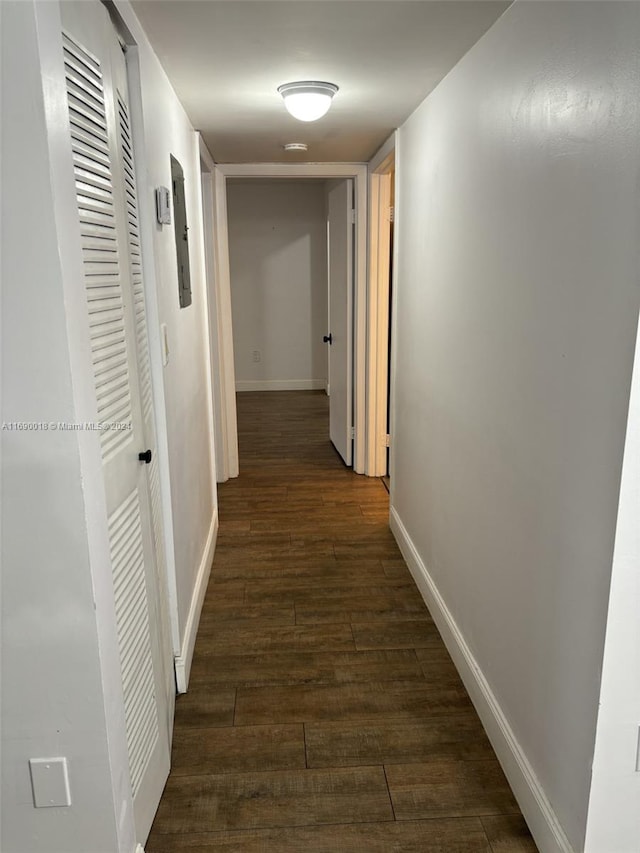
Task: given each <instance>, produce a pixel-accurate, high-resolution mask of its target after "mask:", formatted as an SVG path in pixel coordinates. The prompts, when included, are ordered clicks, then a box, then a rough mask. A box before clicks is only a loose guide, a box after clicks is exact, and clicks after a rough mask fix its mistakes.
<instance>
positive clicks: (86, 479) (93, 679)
mask: <svg viewBox="0 0 640 853" xmlns="http://www.w3.org/2000/svg"><path fill="white" fill-rule="evenodd" d="M0 15H1V22H0V23H1V32H2V46H1V47H2V50H1V57H2V73H1V79H2V111H3V118H4V119H5V120H4V121H3V123H2V124H3V127H2V362H3V372H2V379H3V387H2V391H3V398H2V421H3V423H10V422H12V421H21V422H33V423H41V422H44V423H47V424H48V423H49V422H55V423H57V422H58V421H61V422H71V423H74V422H78V421H85V420H90V419H91V420H95V394H94V393H93V389H92V387H91V388H90V390H89V392H87V387H86V386H85V387H84V388H83V387H82V381H81V379H80V378H79V375H78V373H77V371H76V368H77V367H78V359H82V358H84V357H86V352H83V351H82V336H83V334H85V335H86V336H87V338H88V333H87V331H86V323H81V324H77V323H74V322H73V321H74V316H75V312H76V311H77V310H81V311H82V310H84V308H83V305H84V301H83V300H84V283H83V278H82V264H81V256H80V253H79V252H78V253H77V269H76V270H74V271H73V272H77V273H79V274H78V275H70V274H69V272H70V270H69V268H68V267H65V261H64V258H65V257H68V252H67V249H68V248H69V246H68V243H69V240H70V239H72V235H73V234H74V233H77V228H74V218H75V216H76V214H75V198H74V185H73V178H72V172H71V165H70V164H71V149H70V141H69V137H68V131H67V133H66V136H65V134H64V132H63V131H64V128H60V127H59V126H58V127H50V128H49V131H50V136H49V137H48V134H47V125H46V123H45V117H46V112H47V109H49V108H50V107H51V106H52V104H51V93H50V92H48V87H50V86H51V85H52V81H54V79H55V75H56V73H58V79H61V78H60V74H59V67H60V64H61V38H60V20H59V15H58V7H57V4H51V3H44V4H41V5H40V7H39V11H38V15H37V16H36V8H35V5H34V4H33V3H31V2H24V0H23V2H17V3H10V2H9V3H2V4H0ZM56 69H58V71H57V72H56ZM41 73H42V74H43V78H44V88H45V91H43V79H41ZM53 109H54V110H55V104H54V105H53ZM16 116H20V120H19V121H16V120H15V119H16ZM9 117H11V118H10V120H7V119H8V118H9ZM65 146H66V147H65ZM58 154H60V155H61V156H62V157H64V158H65V163H66V164H67V174H66V175H65V178H66V180H64V181H63V183H62V185H60V184H58V182H57V178H58V177H59V171H58V173H57V175H54V174H53V172H52V171H50V167H51V164H52V162H53V159H50V157H51V158H53V157H54V156H55V157H57V155H58ZM65 203H66V204H67V210H68V211H71V216H69V215H67V217H66V218H65V217H64V216H59V213H60V208H61V207H62V206H64V204H65ZM76 239H77V238H76ZM85 364H86V365H88V364H89V361H88V357H87V361H86V362H85ZM86 372H87V373H89V374H90V371H89V370H86ZM92 406H93V408H92ZM0 437H1V444H2V578H1V579H2V594H1V596H0V598H1V602H2V639H1V642H0V648H1V653H2V663H1V673H2V705H1V712H0V721H1V726H2V796H1V802H2V832H1V839H0V848H1V849H2V851H3V853H87V851H89V850H91V851H95V853H113V851H116V850H118V851H126V853H129V851H132V850H133V846H134V840H133V832H132V827H131V824H130V819H131V801H130V794H127V782H126V770H125V769H124V768H126V751H125V750H126V744H125V740H124V713H123V710H122V690H121V686H120V678H119V664H118V649H117V639H116V632H115V620H114V616H113V591H112V588H111V592H110V595H105V594H104V585H105V582H106V583H107V584H110V583H111V581H110V575H109V563H108V553H109V551H108V542H106V541H105V542H103V543H102V545H103V549H102V552H103V555H104V554H106V562H105V560H101V559H100V557H99V556H97V555H96V552H97V551H98V550H99V548H96V545H98V544H99V543H97V537H94V536H93V535H92V534H93V531H92V526H93V520H92V519H93V518H94V517H95V506H96V502H97V503H98V504H99V503H100V501H102V503H104V489H103V486H102V482H101V480H100V479H99V473H100V449H99V443H98V441H99V440H98V435H97V433H89V432H83V433H80V432H69V431H58V430H56V431H54V430H50V429H46V430H45V429H38V430H37V431H36V430H34V431H15V430H11V429H3V430H2V432H1V433H0ZM91 458H92V459H94V460H95V461H96V463H97V466H96V467H94V469H93V470H92V469H91V463H90V461H89V460H90V459H91ZM96 468H97V474H98V477H95V476H92V475H94V474H96ZM103 509H104V507H103ZM103 518H104V516H103ZM103 527H104V530H105V536H106V522H105V523H104V524H103ZM111 587H112V584H111ZM55 756H64V757H66V759H67V762H68V769H69V781H70V788H71V806H69V807H59V808H39V809H35V808H34V806H33V799H32V792H31V783H30V777H29V765H28V760H29V758H37V757H41V758H50V757H55ZM127 821H129V824H128V826H127Z"/></svg>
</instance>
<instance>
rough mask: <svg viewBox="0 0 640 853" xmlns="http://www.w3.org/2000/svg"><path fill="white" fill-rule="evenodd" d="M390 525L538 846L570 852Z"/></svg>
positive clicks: (426, 576)
mask: <svg viewBox="0 0 640 853" xmlns="http://www.w3.org/2000/svg"><path fill="white" fill-rule="evenodd" d="M390 526H391V531H392V533H393V535H394V536H395V538H396V541H397V543H398V546H399V547H400V551H401V552H402V556H403V557H404V559H405V560H406V563H407V565H408V567H409V570H410V572H411V574H412V575H413V578H414V580H415V582H416V584H417V586H418V589H419V590H420V593H421V594H422V597H423V598H424V601H425V603H426V605H427V607H428V608H429V611H430V613H431V615H432V617H433V620H434V622H435V623H436V625H437V627H438V630H439V631H440V634H441V636H442V639H443V640H444V643H445V645H446V647H447V649H448V650H449V653H450V655H451V657H452V658H453V661H454V663H455V665H456V668H457V670H458V672H459V673H460V677H461V678H462V680H463V682H464V685H465V687H466V688H467V691H468V693H469V696H470V697H471V700H472V702H473V704H474V705H475V708H476V710H477V712H478V715H479V717H480V719H481V720H482V724H483V725H484V727H485V730H486V732H487V735H488V736H489V740H490V741H491V744H492V746H493V748H494V750H495V752H496V755H497V756H498V759H499V761H500V764H501V765H502V769H503V770H504V773H505V775H506V777H507V779H508V780H509V784H510V785H511V788H512V790H513V793H514V795H515V797H516V799H517V801H518V804H519V805H520V808H521V809H522V813H523V815H524V817H525V819H526V821H527V824H528V826H529V829H530V830H531V834H532V835H533V838H534V840H535V842H536V844H537V845H538V847H539V848H540V850H542V851H544V853H574V850H573V849H572V847H571V845H570V844H569V841H568V839H567V837H566V835H565V833H564V830H563V829H562V826H561V825H560V822H559V820H558V818H557V816H556V814H555V812H554V811H553V808H552V807H551V803H550V802H549V800H548V799H547V797H546V794H545V792H544V790H543V788H542V785H541V784H540V781H539V780H538V778H537V776H536V774H535V773H534V770H533V768H532V766H531V764H530V763H529V760H528V759H527V756H526V755H525V752H524V750H523V749H522V747H521V745H520V744H519V742H518V740H517V738H516V736H515V733H514V732H513V729H512V728H511V726H510V725H509V721H508V720H507V718H506V716H505V714H504V712H503V711H502V708H501V707H500V704H499V702H498V699H497V697H496V696H495V694H494V693H493V691H492V689H491V686H490V685H489V683H488V681H487V679H486V678H485V676H484V674H483V672H482V670H481V668H480V666H479V664H478V662H477V660H476V659H475V658H474V656H473V653H472V652H471V649H470V648H469V645H468V644H467V641H466V640H465V638H464V635H463V634H462V632H461V631H460V628H459V627H458V625H457V623H456V621H455V619H454V618H453V615H452V613H451V611H450V610H449V608H448V607H447V604H446V602H445V600H444V599H443V597H442V595H441V594H440V592H439V590H438V587H437V586H436V583H435V581H434V580H433V578H432V577H431V574H430V573H429V570H428V568H427V567H426V566H425V564H424V562H423V561H422V558H421V557H420V555H419V553H418V551H417V549H416V547H415V545H414V543H413V541H412V539H411V537H410V536H409V533H408V532H407V529H406V528H405V526H404V524H403V523H402V520H401V519H400V516H399V515H398V513H397V511H396V510H395V508H394V507H393V506H392V507H391V514H390Z"/></svg>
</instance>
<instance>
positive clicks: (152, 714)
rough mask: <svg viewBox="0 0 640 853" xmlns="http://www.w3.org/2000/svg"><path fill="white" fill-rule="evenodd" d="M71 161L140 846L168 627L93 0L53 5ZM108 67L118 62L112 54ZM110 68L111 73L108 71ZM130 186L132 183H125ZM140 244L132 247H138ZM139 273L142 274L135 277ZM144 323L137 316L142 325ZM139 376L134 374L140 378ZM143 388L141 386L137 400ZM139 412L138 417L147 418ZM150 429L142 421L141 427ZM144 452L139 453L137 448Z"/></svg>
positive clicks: (141, 372) (126, 247) (118, 164)
mask: <svg viewBox="0 0 640 853" xmlns="http://www.w3.org/2000/svg"><path fill="white" fill-rule="evenodd" d="M61 10H62V23H63V50H64V66H65V77H66V88H67V107H68V115H69V127H70V135H71V148H72V152H73V169H74V178H75V189H76V204H77V212H78V228H79V233H80V239H81V245H82V253H83V262H84V285H85V293H86V305H87V326H88V332H89V339H90V345H91V368H92V371H93V378H94V385H95V392H96V401H97V410H98V418H99V421H100V422H101V423H102V424H103V428H102V429H101V432H100V444H101V453H102V471H103V479H104V487H105V497H106V504H107V516H108V517H107V519H106V520H107V524H108V531H109V543H110V549H111V568H112V574H113V586H114V600H115V611H116V623H117V632H118V643H119V649H120V665H121V672H122V688H123V697H124V713H125V723H126V736H127V750H128V757H129V775H130V779H131V788H132V794H133V804H134V813H135V823H136V836H137V839H138V841H139V842H140V843H144V841H145V840H146V837H147V835H148V832H149V829H150V827H151V823H152V821H153V817H154V815H155V811H156V809H157V805H158V803H159V801H160V796H161V794H162V789H163V787H164V783H165V781H166V778H167V775H168V772H169V743H170V726H171V722H170V709H169V707H168V702H169V699H168V696H167V692H166V683H167V667H170V666H171V665H172V661H171V659H169V660H168V659H167V645H166V641H165V639H164V638H165V634H166V631H165V630H164V629H163V625H162V619H163V608H162V600H163V596H162V594H161V588H162V586H163V580H164V579H161V578H160V577H159V575H158V573H157V572H156V568H155V546H154V536H153V530H152V508H151V501H150V497H149V482H148V477H149V469H150V468H152V465H151V464H145V461H143V460H140V459H139V454H140V453H144V452H145V451H147V450H149V449H150V450H151V457H150V461H151V462H153V449H154V447H153V448H150V447H149V444H148V442H147V439H148V437H149V436H148V434H147V435H145V415H144V411H143V409H145V408H150V407H151V398H150V385H148V384H147V382H148V377H147V378H145V376H146V374H147V373H148V350H147V360H146V362H145V359H144V355H142V357H141V352H142V353H144V347H145V346H146V339H145V342H144V345H143V346H142V347H141V344H140V340H139V337H140V334H141V330H142V329H143V328H144V332H145V335H146V321H145V320H144V299H143V298H142V300H141V299H140V287H139V283H137V276H136V273H135V271H134V265H133V264H132V258H133V257H134V255H133V249H134V248H135V245H134V244H135V242H136V240H137V236H138V235H137V234H136V233H135V229H134V230H132V228H131V225H132V221H133V220H132V216H133V213H134V211H135V215H136V217H137V209H135V207H134V208H130V207H129V203H130V200H131V189H132V187H131V175H127V174H126V172H125V170H124V168H123V163H124V160H123V154H122V153H121V150H120V149H119V138H120V139H121V138H122V134H123V127H122V126H121V127H120V128H119V126H118V124H119V122H118V98H117V96H118V91H117V88H116V86H115V85H114V70H113V61H114V57H116V56H117V55H118V51H120V47H119V45H118V44H117V39H116V36H115V32H114V30H113V27H112V25H111V21H110V19H109V16H108V14H107V12H106V9H105V7H104V6H103V5H102V4H101V3H100V2H98V0H91V2H83V3H73V2H72V3H66V2H65V3H62V4H61ZM116 67H117V63H116ZM116 76H117V72H116ZM134 189H135V187H134ZM138 249H139V245H138ZM140 281H141V280H140ZM143 321H144V322H143ZM140 380H142V382H141V381H140ZM147 394H148V395H149V396H148V397H147ZM148 422H149V421H148V418H147V424H148ZM147 433H148V429H147ZM146 458H147V459H149V455H148V454H146Z"/></svg>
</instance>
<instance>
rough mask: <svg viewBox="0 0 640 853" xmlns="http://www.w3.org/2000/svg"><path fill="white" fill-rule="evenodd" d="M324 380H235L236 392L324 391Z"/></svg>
mask: <svg viewBox="0 0 640 853" xmlns="http://www.w3.org/2000/svg"><path fill="white" fill-rule="evenodd" d="M326 385H327V383H326V380H325V379H237V380H236V391H324V389H325V388H326Z"/></svg>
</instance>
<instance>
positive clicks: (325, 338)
mask: <svg viewBox="0 0 640 853" xmlns="http://www.w3.org/2000/svg"><path fill="white" fill-rule="evenodd" d="M322 340H323V341H324V342H325V344H329V346H331V344H332V342H333V337H332V335H331V332H329V334H328V335H323V336H322Z"/></svg>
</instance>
